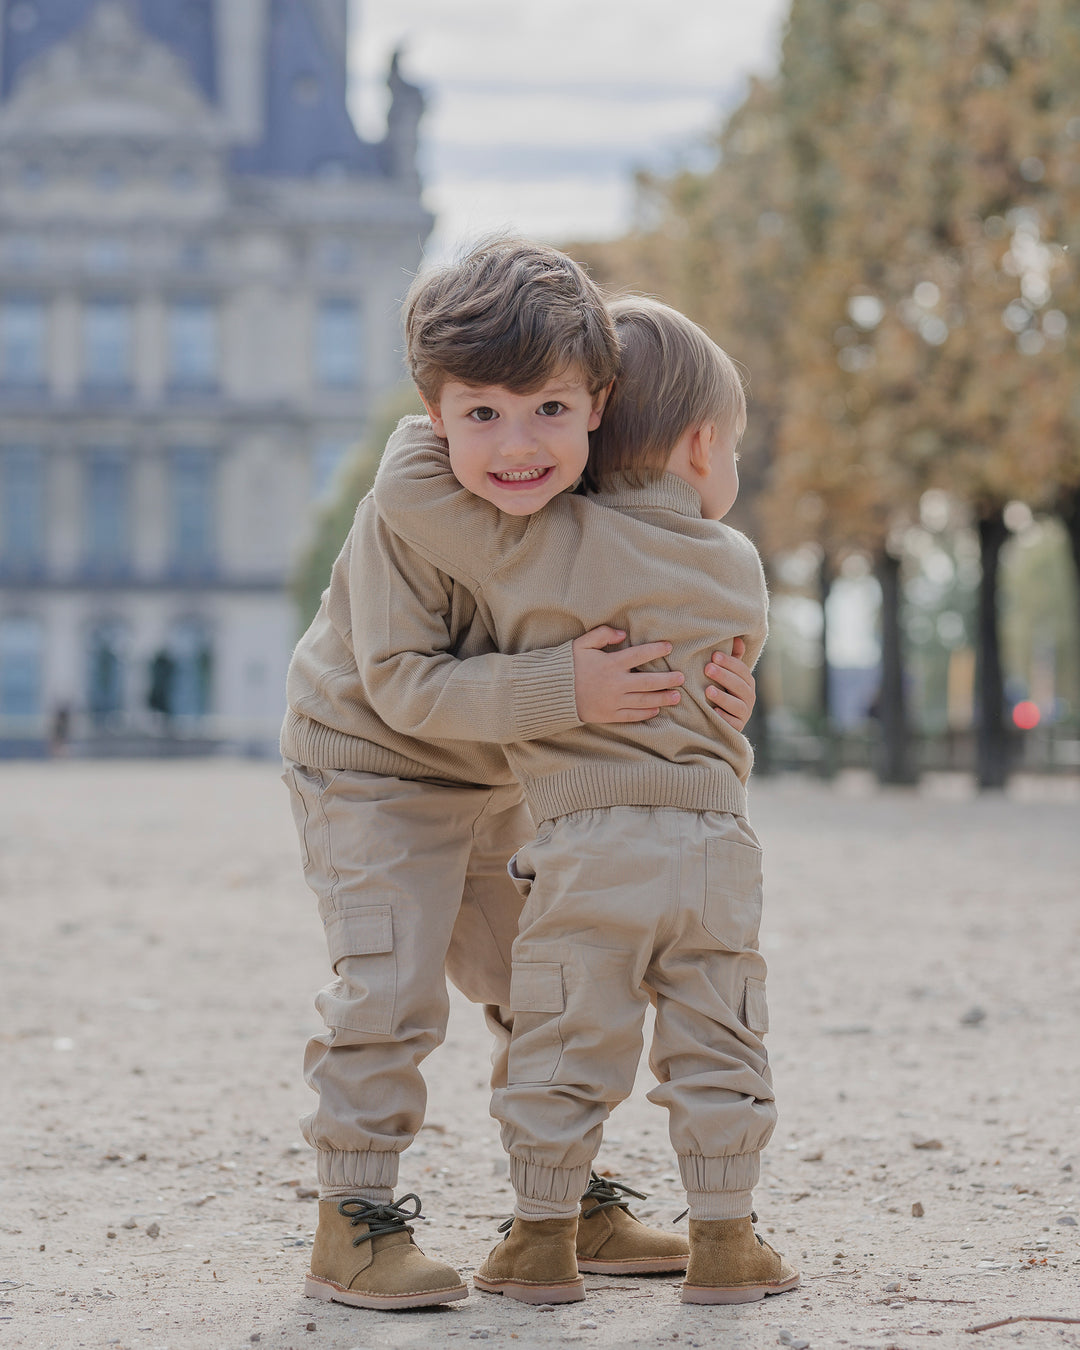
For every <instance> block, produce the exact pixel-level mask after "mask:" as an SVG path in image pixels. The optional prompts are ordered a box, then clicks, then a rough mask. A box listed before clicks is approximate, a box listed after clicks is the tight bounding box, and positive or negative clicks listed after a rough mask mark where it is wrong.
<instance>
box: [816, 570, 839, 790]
mask: <svg viewBox="0 0 1080 1350" xmlns="http://www.w3.org/2000/svg"><path fill="white" fill-rule="evenodd" d="M832 584H833V569H832V560H831V559H830V557H829V555H828V554H827V553H823V554H822V557H821V566H820V567H819V568H818V601H819V602H820V604H821V676H820V679H819V680H818V707H817V724H818V726H817V731H818V740H819V741H820V742H821V763H820V769H821V776H822V778H825V779H829V778H835V777H836V769H837V745H836V734H835V730H834V728H833V720H832V672H831V670H830V667H829V617H828V608H827V606H828V603H829V592H830V591H831V590H832Z"/></svg>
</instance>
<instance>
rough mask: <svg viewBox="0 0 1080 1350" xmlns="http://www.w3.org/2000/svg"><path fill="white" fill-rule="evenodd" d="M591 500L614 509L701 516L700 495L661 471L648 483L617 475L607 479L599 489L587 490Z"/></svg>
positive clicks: (698, 518) (682, 481)
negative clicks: (629, 481)
mask: <svg viewBox="0 0 1080 1350" xmlns="http://www.w3.org/2000/svg"><path fill="white" fill-rule="evenodd" d="M589 495H590V496H591V497H593V499H594V500H595V501H598V502H600V503H602V504H603V505H604V506H611V507H614V508H615V509H616V510H622V511H628V510H629V511H634V510H642V509H644V508H646V507H652V508H654V509H655V508H657V507H659V508H660V509H661V510H666V511H676V512H678V514H679V515H681V516H691V517H693V518H696V519H697V520H700V519H701V497H700V495H699V494H698V493H697V492H695V491H694V489H693V488H692V487H691V486H690V484H689V483H688V482H686V480H685V479H684V478H680V477H679V476H678V474H674V473H665V474H664V475H663V476H662V477H660V478H658V479H656V480H655V482H652V483H645V484H644V485H643V486H642V487H637V486H635V485H634V484H633V483H628V482H627V481H626V479H625V478H623V477H622V476H621V475H618V476H615V477H613V478H611V479H609V481H608V483H607V484H606V485H605V487H604V488H603V490H602V491H601V492H597V493H590V494H589Z"/></svg>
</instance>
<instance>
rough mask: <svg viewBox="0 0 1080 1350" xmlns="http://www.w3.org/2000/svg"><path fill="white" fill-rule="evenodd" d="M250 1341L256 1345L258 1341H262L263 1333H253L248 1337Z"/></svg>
mask: <svg viewBox="0 0 1080 1350" xmlns="http://www.w3.org/2000/svg"><path fill="white" fill-rule="evenodd" d="M248 1340H249V1341H251V1343H252V1344H254V1343H255V1342H256V1341H261V1340H262V1332H261V1331H253V1332H252V1333H251V1335H250V1336H249V1337H248Z"/></svg>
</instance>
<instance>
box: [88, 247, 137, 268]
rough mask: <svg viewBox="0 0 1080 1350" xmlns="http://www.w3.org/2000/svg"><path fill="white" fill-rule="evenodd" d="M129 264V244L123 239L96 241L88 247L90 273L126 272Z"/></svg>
mask: <svg viewBox="0 0 1080 1350" xmlns="http://www.w3.org/2000/svg"><path fill="white" fill-rule="evenodd" d="M129 262H130V259H129V256H128V248H127V244H126V243H125V242H124V240H122V239H94V240H93V241H92V242H91V243H89V244H87V246H86V267H87V271H89V272H97V273H99V274H103V273H115V272H124V271H126V270H127V268H128V266H129Z"/></svg>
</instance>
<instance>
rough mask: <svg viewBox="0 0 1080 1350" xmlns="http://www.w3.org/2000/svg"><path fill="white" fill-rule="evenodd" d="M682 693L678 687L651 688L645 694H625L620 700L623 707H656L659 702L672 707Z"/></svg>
mask: <svg viewBox="0 0 1080 1350" xmlns="http://www.w3.org/2000/svg"><path fill="white" fill-rule="evenodd" d="M681 698H682V694H680V693H679V691H678V690H677V689H672V690H666V689H665V690H655V689H654V690H650V691H649V692H647V693H643V694H623V695H622V697H621V698H620V700H619V706H620V707H621V708H655V707H656V705H657V704H658V703H662V704H663V705H664V706H665V707H670V706H671V705H672V704H673V703H678V702H679V701H680V700H681Z"/></svg>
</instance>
